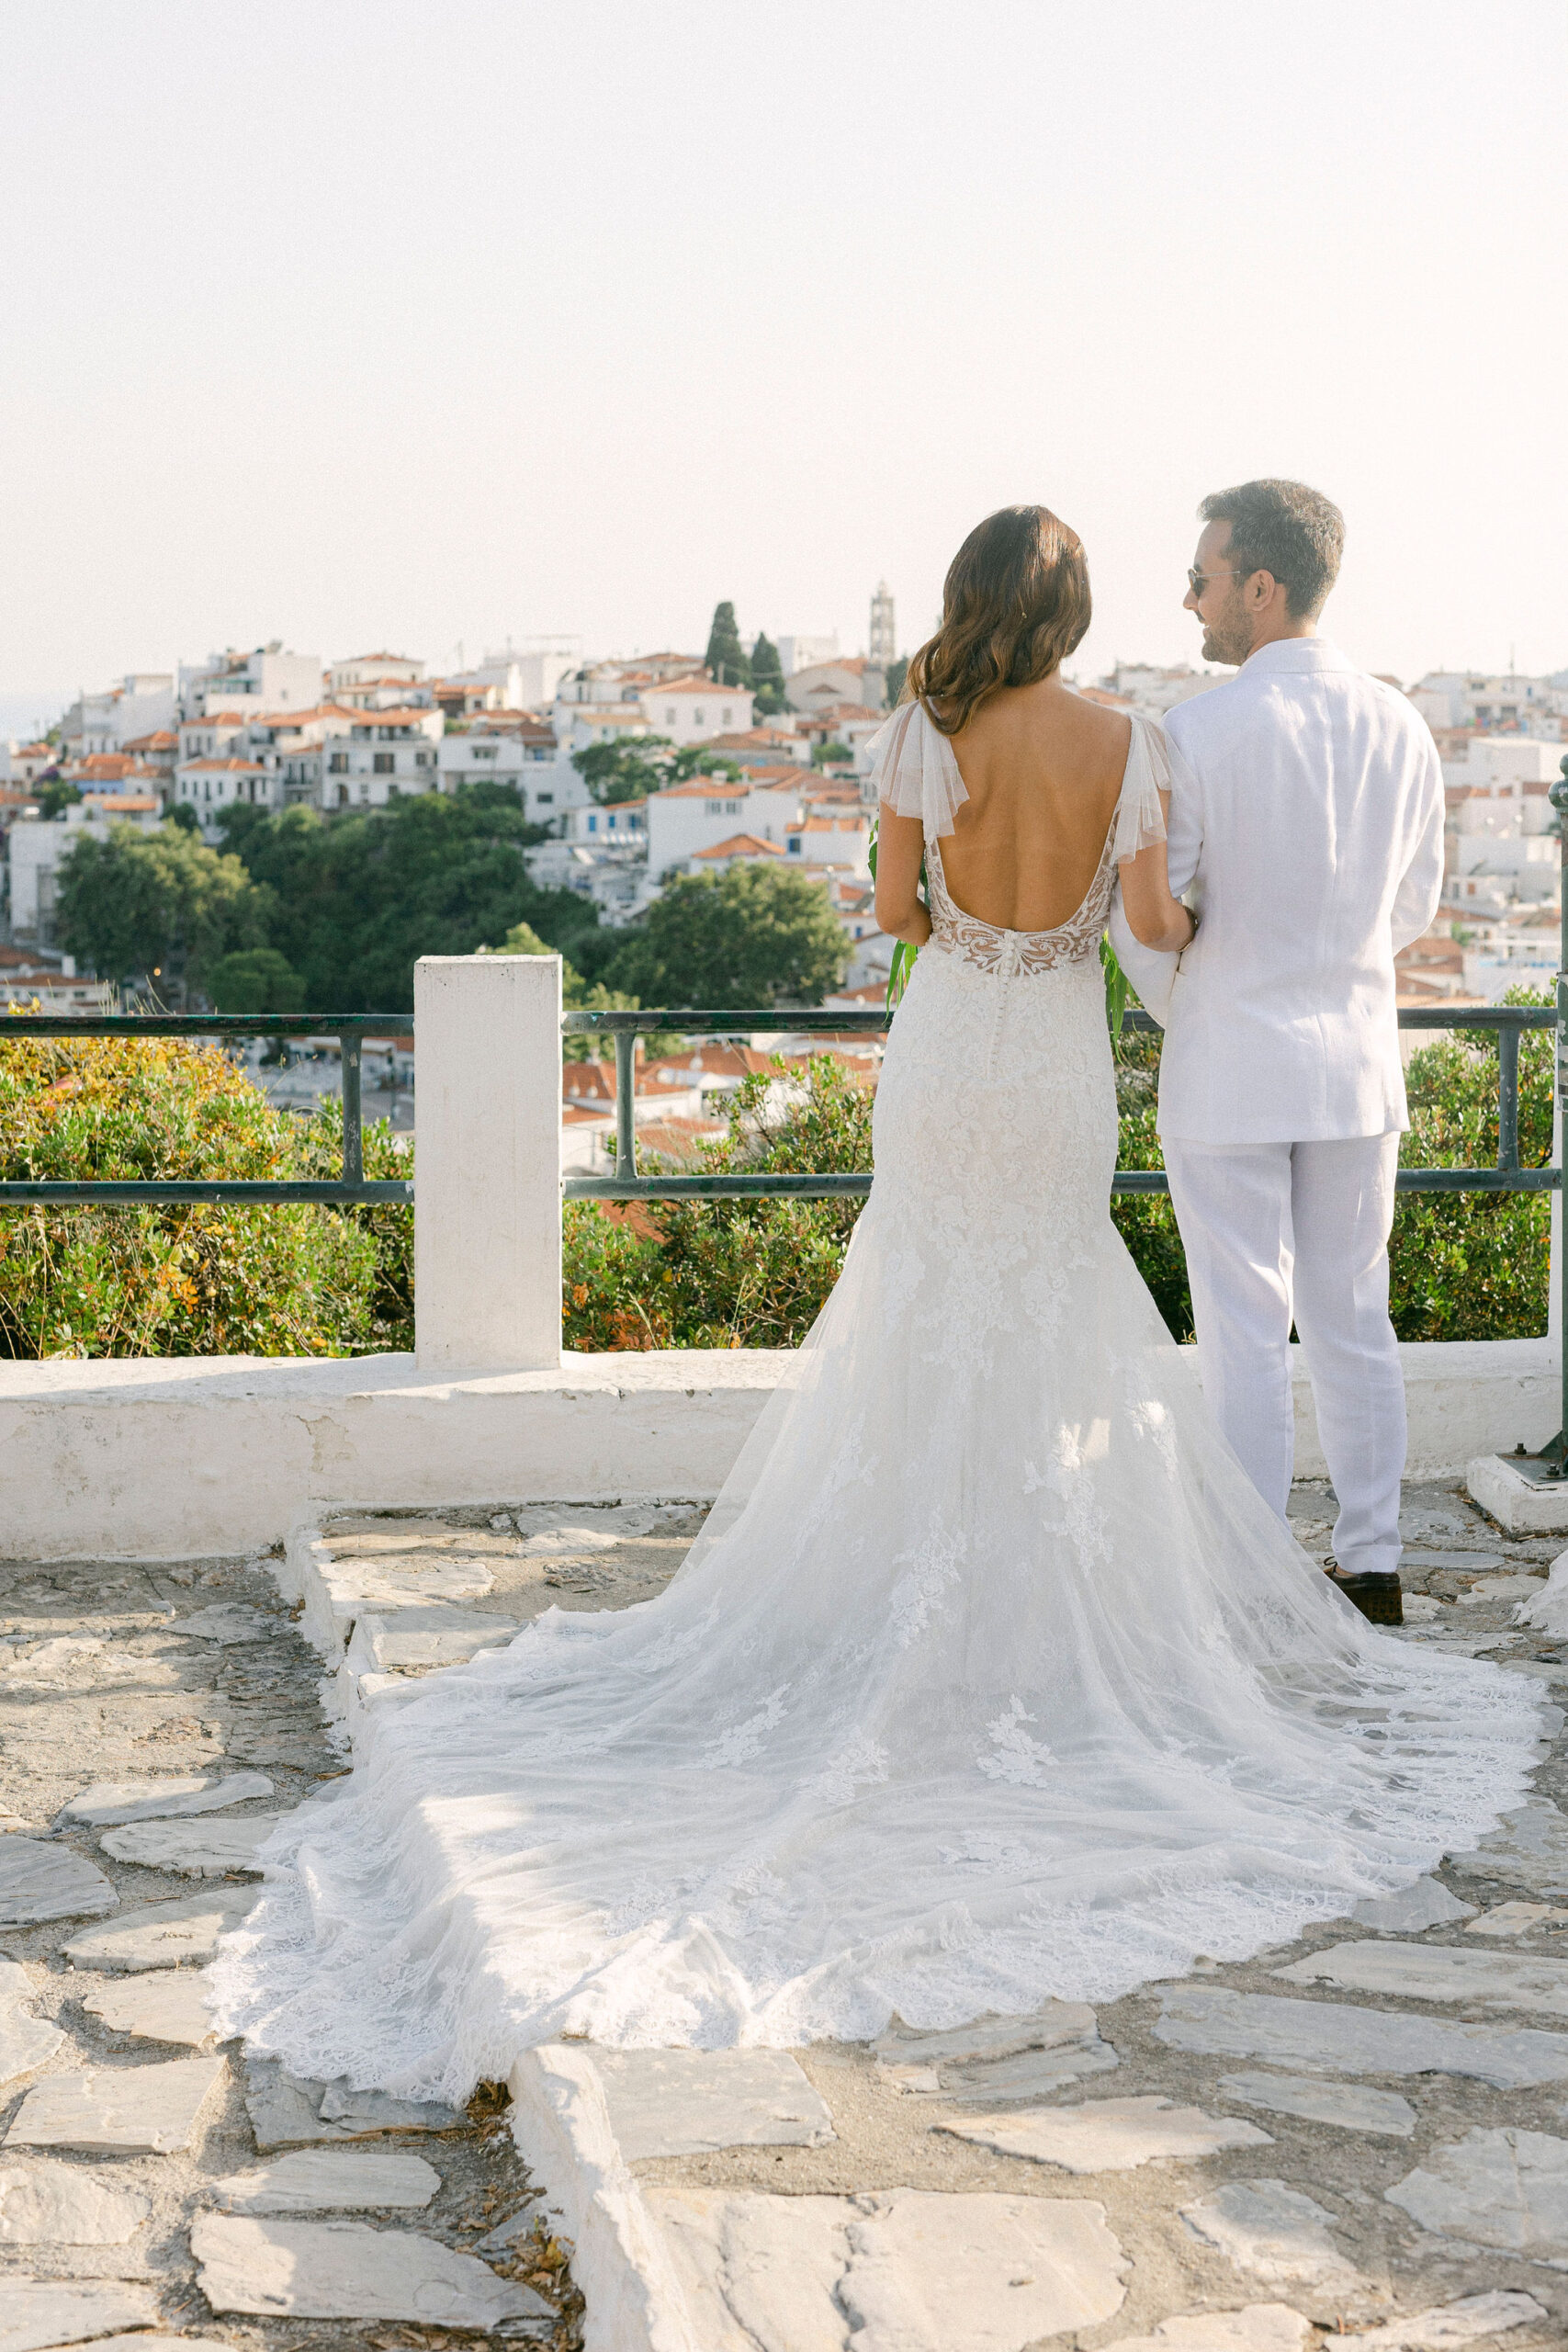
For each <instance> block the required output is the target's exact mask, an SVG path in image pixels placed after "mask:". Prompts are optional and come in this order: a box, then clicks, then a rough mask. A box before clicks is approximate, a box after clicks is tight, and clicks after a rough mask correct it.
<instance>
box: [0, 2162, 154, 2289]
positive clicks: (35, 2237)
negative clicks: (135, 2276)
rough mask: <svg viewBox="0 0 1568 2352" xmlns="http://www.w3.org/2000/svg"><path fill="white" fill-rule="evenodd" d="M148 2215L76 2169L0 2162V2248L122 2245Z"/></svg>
mask: <svg viewBox="0 0 1568 2352" xmlns="http://www.w3.org/2000/svg"><path fill="white" fill-rule="evenodd" d="M151 2212H152V2199H151V2198H150V2197H144V2196H142V2195H141V2192H140V2191H139V2190H137V2189H133V2188H117V2187H111V2186H110V2185H109V2183H108V2182H107V2181H104V2180H100V2179H98V2178H97V2177H96V2175H95V2174H93V2173H90V2172H86V2171H84V2170H83V2169H81V2168H80V2167H79V2166H76V2165H51V2164H6V2163H4V2162H0V2245H126V2244H127V2242H128V2241H129V2240H130V2239H131V2238H133V2237H134V2236H135V2235H136V2233H137V2231H138V2230H139V2229H140V2228H141V2225H142V2223H143V2222H145V2221H146V2220H147V2217H148V2215H149V2214H150V2213H151ZM0 2307H3V2297H0Z"/></svg>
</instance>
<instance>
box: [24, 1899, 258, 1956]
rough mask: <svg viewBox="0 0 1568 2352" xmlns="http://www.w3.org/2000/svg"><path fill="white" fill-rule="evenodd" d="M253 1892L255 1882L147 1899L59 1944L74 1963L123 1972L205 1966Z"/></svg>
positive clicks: (244, 1910) (244, 1912)
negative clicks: (155, 1900)
mask: <svg viewBox="0 0 1568 2352" xmlns="http://www.w3.org/2000/svg"><path fill="white" fill-rule="evenodd" d="M256 1893H257V1890H256V1889H255V1888H254V1886H248V1887H243V1888H239V1887H222V1888H220V1889H218V1890H216V1891H215V1892H214V1893H213V1894H193V1895H186V1897H185V1898H184V1899H183V1900H182V1901H180V1902H177V1903H150V1904H148V1905H146V1906H145V1907H144V1908H143V1909H141V1910H137V1911H122V1912H121V1913H120V1916H119V1917H118V1919H116V1920H115V1922H114V1924H113V1926H112V1927H107V1928H94V1929H92V1930H91V1931H90V1932H89V1933H88V1934H86V1935H82V1936H74V1937H73V1938H72V1940H71V1941H70V1942H69V1943H68V1944H67V1945H66V1946H65V1948H64V1951H65V1958H66V1959H67V1960H69V1961H72V1962H74V1964H75V1965H76V1966H77V1967H78V1968H104V1969H108V1970H111V1971H114V1972H117V1973H127V1974H131V1973H135V1972H136V1971H138V1970H140V1969H148V1968H178V1967H180V1966H181V1965H182V1964H186V1963H188V1964H190V1965H192V1966H196V1967H205V1966H206V1964H207V1962H209V1961H210V1960H213V1959H215V1958H216V1957H217V1953H218V1939H219V1937H220V1935H222V1934H223V1933H224V1931H225V1930H226V1929H227V1928H231V1927H238V1926H239V1924H240V1922H241V1920H242V1919H243V1918H245V1917H247V1915H248V1914H249V1912H250V1910H251V1908H252V1906H253V1905H254V1902H255V1899H256Z"/></svg>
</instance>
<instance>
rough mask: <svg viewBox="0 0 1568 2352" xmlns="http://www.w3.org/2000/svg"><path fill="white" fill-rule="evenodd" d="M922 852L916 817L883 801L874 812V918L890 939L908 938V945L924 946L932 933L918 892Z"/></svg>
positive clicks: (922, 839) (921, 828)
mask: <svg viewBox="0 0 1568 2352" xmlns="http://www.w3.org/2000/svg"><path fill="white" fill-rule="evenodd" d="M925 854H926V835H925V828H924V826H923V825H922V824H921V822H920V820H919V818H918V817H899V816H897V815H896V814H895V813H894V811H893V810H892V809H890V808H889V807H888V805H887V803H886V800H885V801H884V802H883V803H882V805H881V808H880V809H879V810H878V812H877V826H876V920H877V922H878V924H879V926H880V927H881V929H882V930H883V931H885V932H886V933H887V935H888V937H889V938H890V939H903V940H907V941H908V944H909V945H910V946H911V947H923V946H924V945H925V944H926V942H927V940H928V939H929V938H930V937H931V917H930V915H929V914H927V912H926V910H925V902H924V900H923V899H921V898H920V896H919V879H920V861H921V859H922V858H923V857H924V855H925Z"/></svg>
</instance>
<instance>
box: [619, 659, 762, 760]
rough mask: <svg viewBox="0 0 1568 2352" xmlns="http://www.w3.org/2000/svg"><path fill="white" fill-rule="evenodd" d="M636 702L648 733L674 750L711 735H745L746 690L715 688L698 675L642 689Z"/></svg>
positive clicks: (748, 698) (747, 722)
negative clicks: (665, 738)
mask: <svg viewBox="0 0 1568 2352" xmlns="http://www.w3.org/2000/svg"><path fill="white" fill-rule="evenodd" d="M640 702H641V707H642V715H643V718H644V719H645V720H646V721H647V724H648V728H649V732H650V733H651V734H654V735H663V736H665V737H667V738H668V740H669V741H671V743H673V744H674V745H675V747H676V749H677V751H680V750H683V749H684V747H685V746H686V745H687V744H688V743H706V742H708V741H710V740H711V739H712V737H714V736H715V735H741V734H745V733H746V732H747V730H748V729H750V724H751V703H752V695H751V692H750V688H749V687H746V686H716V685H715V684H714V682H713V680H712V679H711V678H709V677H707V676H705V675H704V674H703V673H692V674H690V675H688V676H686V677H684V678H666V679H664V680H662V681H661V682H660V683H659V684H654V685H649V686H645V687H644V688H643V689H642V692H641V695H640Z"/></svg>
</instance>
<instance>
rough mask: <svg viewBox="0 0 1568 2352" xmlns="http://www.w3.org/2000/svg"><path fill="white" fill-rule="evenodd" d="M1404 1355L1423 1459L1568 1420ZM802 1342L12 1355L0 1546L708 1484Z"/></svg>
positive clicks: (1444, 1360)
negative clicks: (510, 1352) (337, 1511)
mask: <svg viewBox="0 0 1568 2352" xmlns="http://www.w3.org/2000/svg"><path fill="white" fill-rule="evenodd" d="M465 960H466V959H465ZM496 960H501V959H496ZM506 960H507V962H508V963H509V964H510V963H512V961H513V959H506ZM542 960H543V959H541V958H536V957H527V956H524V957H519V958H516V959H515V963H516V964H518V965H523V966H531V967H534V968H535V969H537V967H538V965H539V963H540V962H541V961H542ZM427 1034H428V1033H425V1032H422V1034H421V1046H420V1055H421V1061H420V1073H421V1088H422V1092H421V1102H420V1152H421V1163H420V1182H421V1187H422V1190H424V1191H426V1192H427V1191H428V1179H427V1175H426V1169H427V1165H428V1147H427V1144H426V1140H425V1137H426V1130H427V1126H428V1125H429V1120H430V1114H429V1112H428V1110H427V1107H426V1106H427V1103H428V1095H427V1094H426V1093H425V1091H423V1090H424V1088H425V1084H426V1080H425V1069H426V1061H425V1055H426V1051H427V1047H426V1044H425V1036H426V1035H427ZM1400 1355H1401V1358H1402V1360H1403V1363H1404V1377H1405V1386H1406V1392H1407V1394H1408V1397H1409V1402H1410V1472H1409V1475H1410V1476H1412V1477H1414V1478H1438V1477H1459V1476H1461V1475H1462V1473H1463V1471H1464V1468H1465V1466H1466V1464H1468V1463H1469V1462H1470V1461H1471V1460H1472V1458H1473V1457H1474V1456H1475V1455H1477V1454H1481V1453H1494V1452H1496V1451H1503V1452H1509V1451H1511V1450H1512V1448H1513V1447H1514V1446H1515V1444H1517V1442H1520V1441H1523V1442H1524V1443H1525V1444H1527V1445H1529V1446H1538V1445H1541V1444H1544V1443H1545V1442H1546V1440H1547V1439H1548V1438H1549V1437H1551V1434H1552V1432H1553V1431H1554V1430H1555V1429H1556V1427H1557V1419H1558V1375H1557V1358H1556V1351H1555V1348H1554V1345H1553V1343H1552V1342H1551V1340H1491V1341H1485V1340H1475V1341H1456V1342H1451V1343H1441V1342H1438V1343H1431V1344H1423V1345H1418V1346H1410V1347H1404V1348H1402V1349H1401V1350H1400ZM791 1362H792V1358H791V1355H790V1353H789V1351H785V1350H776V1351H775V1350H769V1349H761V1348H758V1349H749V1348H736V1349H713V1350H708V1349H700V1348H691V1349H669V1350H665V1351H658V1352H649V1353H648V1354H624V1355H619V1354H605V1355H567V1356H564V1357H561V1358H560V1359H558V1363H556V1364H555V1365H554V1366H551V1367H548V1368H546V1369H542V1370H538V1371H532V1372H526V1371H507V1370H503V1369H500V1368H495V1369H491V1370H479V1371H474V1370H471V1369H466V1368H465V1369H461V1370H453V1371H451V1372H434V1373H433V1372H430V1371H427V1370H423V1369H421V1367H420V1366H419V1365H417V1364H416V1363H415V1362H414V1360H413V1359H412V1357H410V1356H369V1357H363V1358H360V1359H358V1360H356V1361H351V1360H344V1359H343V1358H341V1357H337V1358H333V1357H318V1358H312V1359H309V1360H297V1359H288V1358H282V1359H280V1358H276V1357H243V1356H227V1357H205V1358H204V1357H170V1358H167V1359H165V1360H164V1361H161V1362H160V1361H158V1360H157V1359H152V1358H146V1357H139V1358H133V1359H127V1360H120V1361H116V1362H107V1363H80V1362H70V1361H64V1362H62V1361H52V1362H50V1363H15V1362H0V1509H3V1510H4V1515H5V1530H6V1535H5V1549H6V1552H7V1553H8V1554H9V1555H11V1556H12V1557H13V1558H18V1559H71V1558H79V1557H100V1556H102V1557H107V1556H116V1557H122V1558H130V1559H154V1558H155V1559H179V1558H187V1559H188V1558H192V1557H196V1556H198V1555H202V1554H206V1553H236V1552H244V1551H249V1550H252V1549H254V1548H258V1547H260V1546H263V1545H265V1544H276V1543H281V1542H282V1540H283V1538H284V1537H285V1535H286V1534H287V1533H288V1530H289V1528H290V1527H291V1526H292V1525H294V1524H295V1523H296V1522H297V1521H299V1520H300V1519H301V1518H302V1517H304V1516H307V1515H309V1514H310V1512H311V1511H312V1510H314V1509H315V1508H316V1507H317V1506H318V1505H322V1504H331V1503H352V1504H358V1505H372V1504H375V1505H384V1504H424V1505H431V1504H442V1503H483V1502H495V1503H520V1502H558V1501H573V1502H610V1501H615V1500H616V1499H617V1498H624V1499H625V1500H627V1501H652V1500H676V1499H686V1500H702V1499H705V1498H708V1497H710V1496H712V1495H714V1494H716V1492H717V1490H718V1488H719V1487H720V1486H721V1485H722V1484H723V1482H724V1480H725V1478H726V1477H727V1476H728V1473H729V1471H730V1468H731V1466H732V1465H733V1464H734V1462H735V1458H736V1456H737V1454H738V1453H739V1451H740V1447H741V1445H742V1443H743V1442H744V1441H745V1439H746V1438H747V1436H748V1435H749V1434H750V1430H751V1428H752V1425H753V1423H754V1422H755V1420H756V1418H757V1415H758V1414H759V1412H760V1411H761V1408H762V1406H763V1404H764V1403H765V1402H766V1400H767V1398H768V1397H770V1396H771V1395H772V1394H773V1390H774V1389H775V1387H776V1386H777V1385H778V1383H779V1380H780V1378H781V1375H782V1374H784V1372H785V1371H786V1370H787V1368H788V1366H789V1364H790V1363H791ZM1294 1380H1295V1397H1296V1430H1297V1439H1296V1468H1297V1472H1298V1475H1300V1476H1303V1477H1312V1476H1316V1477H1321V1476H1323V1475H1324V1464H1323V1456H1322V1453H1321V1450H1320V1448H1319V1446H1318V1443H1317V1433H1316V1424H1315V1421H1314V1416H1313V1410H1312V1397H1311V1391H1310V1389H1309V1387H1308V1385H1307V1382H1306V1376H1305V1373H1304V1371H1303V1369H1302V1368H1301V1366H1300V1364H1299V1362H1298V1364H1297V1367H1296V1371H1295V1374H1294Z"/></svg>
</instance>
